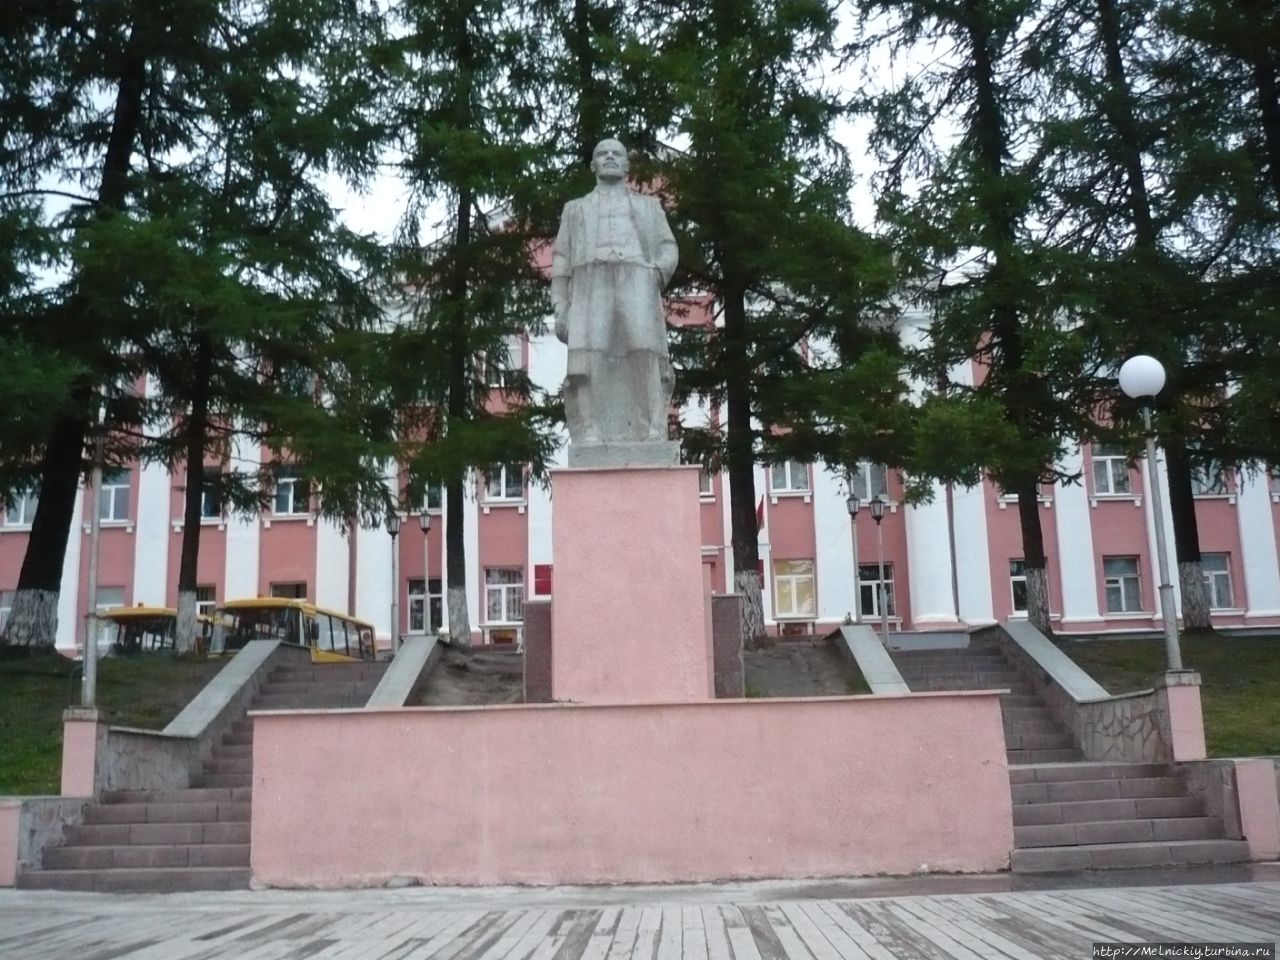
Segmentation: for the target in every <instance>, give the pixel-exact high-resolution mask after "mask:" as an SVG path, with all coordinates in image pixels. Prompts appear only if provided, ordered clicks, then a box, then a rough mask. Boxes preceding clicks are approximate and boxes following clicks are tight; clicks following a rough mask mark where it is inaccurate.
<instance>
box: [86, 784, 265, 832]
mask: <svg viewBox="0 0 1280 960" xmlns="http://www.w3.org/2000/svg"><path fill="white" fill-rule="evenodd" d="M244 785H245V784H236V786H244ZM240 820H243V821H245V822H248V820H249V803H248V802H247V801H242V800H228V801H220V802H217V803H209V802H197V803H92V804H90V805H89V807H88V809H87V810H85V814H84V822H85V823H87V824H95V823H212V822H215V821H240Z"/></svg>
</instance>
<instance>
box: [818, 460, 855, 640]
mask: <svg viewBox="0 0 1280 960" xmlns="http://www.w3.org/2000/svg"><path fill="white" fill-rule="evenodd" d="M845 493H846V491H845V488H844V478H843V477H842V476H841V475H840V474H838V473H836V472H835V471H833V470H832V469H831V468H830V467H825V466H823V465H822V464H820V463H815V464H814V465H813V534H814V540H813V542H814V544H815V547H816V549H815V551H814V552H815V553H816V554H817V556H816V557H815V558H814V566H815V567H816V568H817V570H816V576H817V587H818V619H819V620H827V621H831V620H843V619H844V618H845V616H846V615H847V616H853V614H854V612H855V611H856V609H857V601H856V599H855V597H854V594H853V538H852V531H851V530H850V524H849V509H848V507H846V506H845Z"/></svg>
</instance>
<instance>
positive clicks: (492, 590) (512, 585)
mask: <svg viewBox="0 0 1280 960" xmlns="http://www.w3.org/2000/svg"><path fill="white" fill-rule="evenodd" d="M502 573H508V574H509V573H515V574H519V577H520V579H519V580H518V581H514V580H512V581H507V580H501V581H499V580H497V579H494V580H491V579H490V578H491V577H494V575H496V574H502ZM495 597H496V598H497V600H498V604H497V606H498V618H497V619H495V618H494V617H493V616H492V615H491V614H490V609H491V607H492V602H493V600H494V598H495ZM517 607H518V608H519V609H518V613H519V615H518V616H514V614H515V613H517V609H516V608H517ZM484 616H485V621H484V622H485V625H486V626H499V625H500V626H505V625H508V624H518V623H524V568H523V567H485V570H484Z"/></svg>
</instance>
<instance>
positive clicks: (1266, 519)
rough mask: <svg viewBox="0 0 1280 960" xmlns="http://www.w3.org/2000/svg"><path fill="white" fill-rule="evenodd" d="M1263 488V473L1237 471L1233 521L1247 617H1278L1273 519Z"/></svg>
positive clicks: (1279, 584)
mask: <svg viewBox="0 0 1280 960" xmlns="http://www.w3.org/2000/svg"><path fill="white" fill-rule="evenodd" d="M1267 487H1268V478H1267V474H1266V472H1265V471H1261V470H1241V471H1240V495H1239V498H1238V499H1237V501H1236V517H1237V518H1238V520H1239V523H1240V553H1241V556H1240V565H1241V567H1242V568H1243V569H1244V593H1245V595H1244V600H1245V604H1246V605H1247V607H1248V611H1247V613H1246V614H1245V616H1247V617H1276V616H1280V564H1277V556H1276V528H1275V515H1274V513H1273V511H1272V506H1271V495H1270V492H1269V491H1268V489H1267ZM1238 602H1239V597H1238V596H1237V603H1238Z"/></svg>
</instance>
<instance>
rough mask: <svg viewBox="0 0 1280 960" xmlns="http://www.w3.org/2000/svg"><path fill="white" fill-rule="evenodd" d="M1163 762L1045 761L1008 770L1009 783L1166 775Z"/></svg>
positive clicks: (1165, 767)
mask: <svg viewBox="0 0 1280 960" xmlns="http://www.w3.org/2000/svg"><path fill="white" fill-rule="evenodd" d="M1169 775H1170V774H1169V766H1168V764H1164V763H1114V762H1110V761H1106V760H1084V761H1080V762H1079V763H1044V764H1038V765H1035V766H1026V767H1018V768H1016V769H1012V768H1011V769H1010V770H1009V782H1010V783H1048V782H1050V781H1061V780H1116V779H1124V778H1132V777H1167V776H1169Z"/></svg>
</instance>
